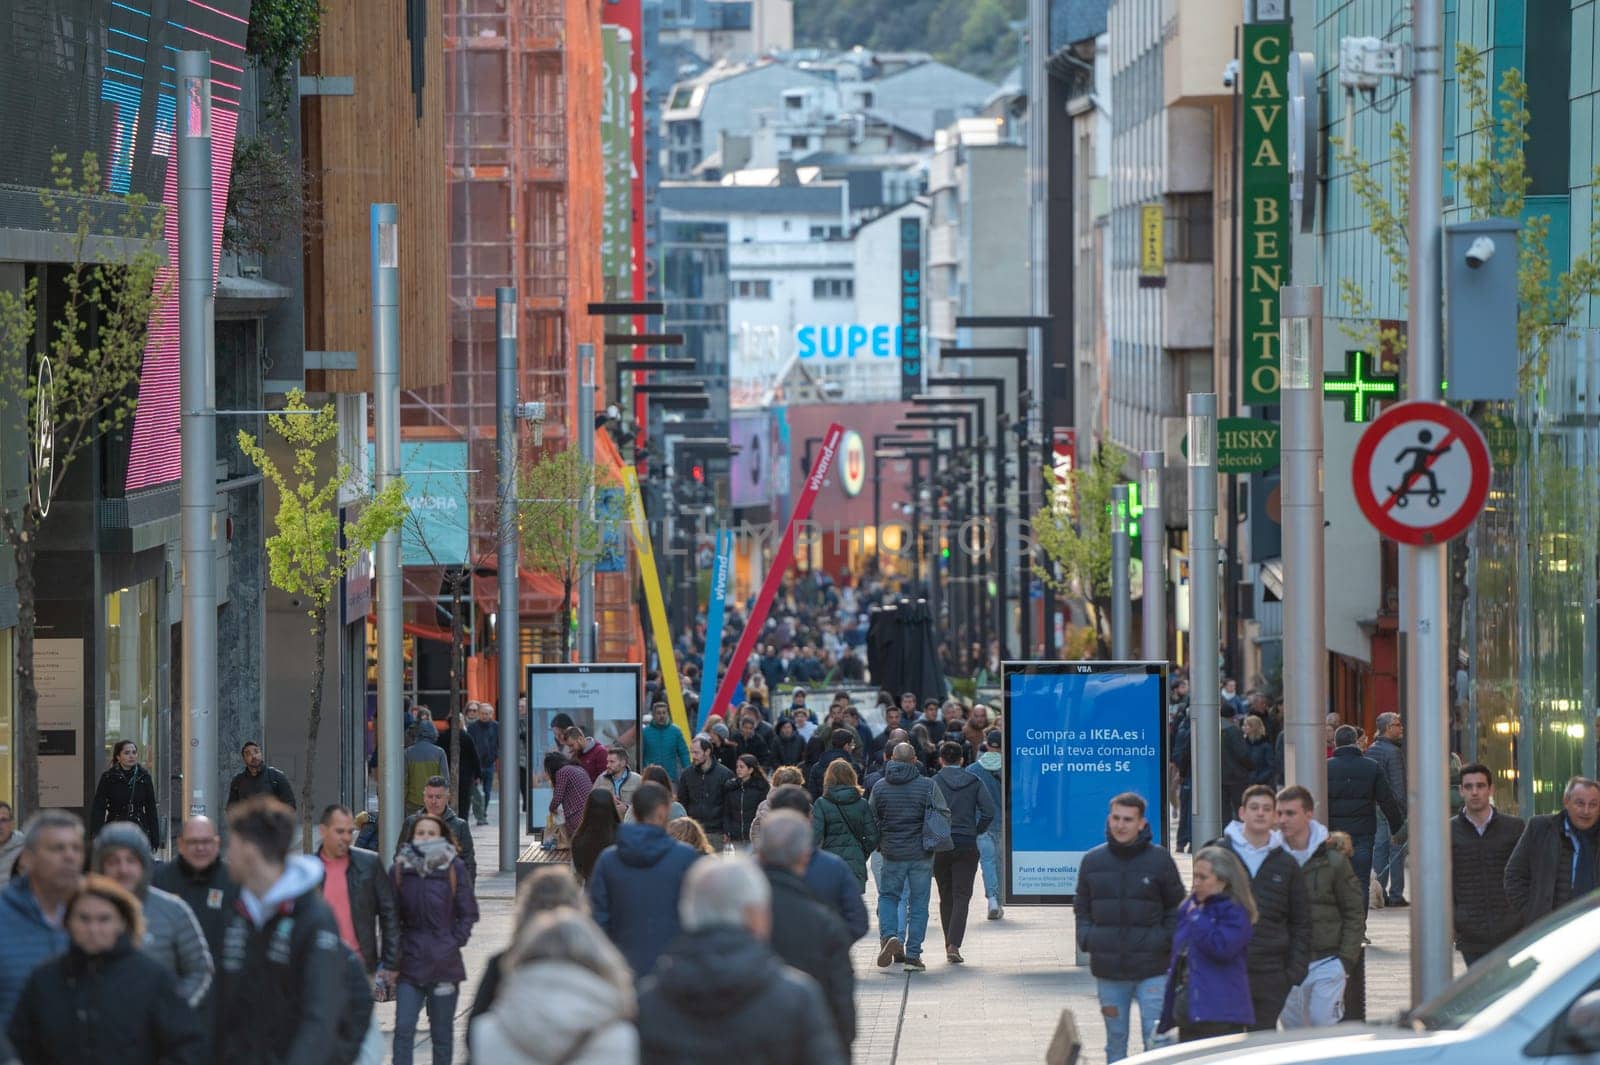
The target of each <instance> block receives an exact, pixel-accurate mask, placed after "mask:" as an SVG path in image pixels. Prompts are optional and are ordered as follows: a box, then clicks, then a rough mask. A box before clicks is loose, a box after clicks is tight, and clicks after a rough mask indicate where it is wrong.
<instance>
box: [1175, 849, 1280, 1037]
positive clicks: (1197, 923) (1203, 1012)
mask: <svg viewBox="0 0 1600 1065" xmlns="http://www.w3.org/2000/svg"><path fill="white" fill-rule="evenodd" d="M1255 920H1256V901H1255V898H1254V897H1253V896H1252V895H1251V894H1250V875H1249V873H1247V872H1246V871H1245V867H1244V865H1243V864H1242V863H1241V862H1240V861H1239V859H1238V858H1236V857H1234V854H1233V852H1232V851H1230V850H1228V849H1227V848H1226V847H1214V846H1208V847H1202V848H1200V850H1199V851H1198V852H1196V854H1195V856H1194V873H1193V877H1192V881H1191V884H1190V894H1189V897H1188V898H1186V899H1184V900H1183V904H1182V905H1181V906H1179V907H1178V927H1177V931H1175V932H1174V933H1173V936H1172V958H1171V967H1170V968H1169V969H1168V971H1167V989H1166V994H1165V996H1164V998H1163V1001H1162V1006H1161V1023H1160V1025H1159V1026H1158V1029H1157V1030H1158V1031H1162V1032H1165V1031H1168V1030H1169V1029H1172V1028H1177V1029H1178V1030H1179V1037H1178V1038H1179V1041H1180V1042H1184V1043H1188V1042H1193V1041H1194V1040H1196V1039H1210V1038H1211V1037H1213V1036H1219V1035H1233V1034H1235V1033H1238V1032H1243V1031H1245V1030H1246V1029H1248V1028H1249V1027H1250V1025H1252V1024H1254V1023H1255V1020H1256V1014H1255V1009H1254V1007H1253V1006H1252V1005H1251V1004H1250V973H1249V970H1248V968H1247V967H1246V962H1245V958H1246V955H1248V954H1249V951H1250V939H1251V935H1252V933H1253V926H1254V924H1255Z"/></svg>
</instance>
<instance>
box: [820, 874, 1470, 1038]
mask: <svg viewBox="0 0 1600 1065" xmlns="http://www.w3.org/2000/svg"><path fill="white" fill-rule="evenodd" d="M1177 859H1178V866H1179V869H1180V871H1181V872H1182V874H1183V878H1184V882H1185V883H1187V882H1188V880H1189V857H1188V855H1183V854H1180V855H1178V856H1177ZM975 891H976V897H975V898H974V899H973V906H972V914H971V918H970V919H969V920H968V922H967V935H966V941H965V943H963V945H962V948H961V954H962V956H963V957H964V958H965V959H966V962H965V964H963V965H951V964H949V963H947V962H946V961H945V960H944V951H943V950H942V949H940V948H941V946H942V943H943V930H942V929H941V927H940V924H939V907H938V888H937V887H935V888H934V891H933V897H932V902H931V904H930V907H929V908H930V910H931V913H930V916H929V919H928V934H927V937H926V940H925V945H924V947H923V960H924V961H925V962H926V963H927V966H928V970H927V972H924V973H903V972H902V971H901V969H900V967H899V966H898V965H895V966H890V967H889V968H888V969H879V968H877V921H876V917H874V921H873V930H872V932H871V933H870V934H869V935H868V936H866V937H864V938H863V939H862V941H861V942H860V943H858V944H856V947H855V949H854V950H853V951H852V953H851V958H852V960H853V961H854V963H855V971H856V981H857V984H856V1008H857V1011H858V1016H859V1026H858V1034H857V1037H856V1045H855V1054H854V1062H855V1065H900V1063H922V1062H938V1063H939V1065H963V1063H968V1062H971V1063H983V1065H991V1063H1000V1062H1019V1063H1020V1062H1042V1061H1044V1055H1045V1051H1046V1049H1047V1048H1048V1047H1049V1045H1050V1038H1051V1036H1052V1035H1053V1034H1054V1033H1055V1029H1056V1024H1057V1021H1058V1020H1059V1018H1060V1015H1061V1010H1062V1009H1063V1008H1066V1009H1071V1010H1072V1012H1073V1016H1074V1018H1075V1020H1076V1021H1077V1025H1078V1030H1079V1032H1080V1034H1081V1037H1082V1039H1083V1042H1084V1049H1083V1056H1082V1057H1081V1058H1080V1061H1081V1062H1083V1065H1104V1062H1105V1028H1104V1026H1103V1025H1102V1024H1101V1022H1100V1005H1099V1001H1098V999H1097V998H1096V996H1095V984H1094V977H1093V976H1091V975H1090V973H1089V968H1088V965H1087V964H1085V965H1083V966H1082V967H1079V966H1078V965H1076V964H1075V961H1074V955H1075V953H1076V945H1075V938H1074V922H1073V917H1072V909H1071V907H1064V906H1063V907H1045V906H1029V907H1021V906H1012V907H1008V908H1007V909H1006V911H1005V917H1004V919H1003V920H1000V921H988V920H985V919H984V909H985V903H984V900H983V896H982V877H981V876H980V877H979V880H978V886H977V887H976V889H975ZM867 892H868V910H869V911H872V912H874V914H875V912H876V911H875V910H873V907H874V905H875V898H876V897H875V893H874V891H873V887H872V885H871V884H870V883H869V884H868V887H867ZM1409 912H1410V911H1409V910H1404V909H1400V910H1374V911H1372V914H1371V916H1370V918H1369V921H1368V934H1369V936H1370V937H1371V939H1372V945H1371V946H1370V947H1368V948H1367V1015H1368V1017H1370V1018H1373V1019H1376V1018H1379V1017H1382V1016H1384V1015H1386V1014H1394V1013H1397V1012H1398V1011H1400V1010H1401V1009H1404V1008H1405V1007H1406V1006H1407V1005H1409V1004H1410V998H1411V991H1410V979H1411V975H1410V974H1411V965H1410V958H1409V953H1410V946H1409V944H1410V927H1409V917H1408V914H1409ZM1456 968H1457V972H1458V973H1459V972H1463V971H1465V968H1464V966H1462V965H1461V962H1460V958H1459V957H1457V959H1456ZM1132 1029H1133V1034H1132V1037H1131V1040H1130V1046H1129V1049H1130V1051H1133V1052H1137V1051H1138V1049H1139V1034H1138V1033H1139V1020H1138V1018H1137V1016H1135V1017H1134V1018H1133V1025H1132Z"/></svg>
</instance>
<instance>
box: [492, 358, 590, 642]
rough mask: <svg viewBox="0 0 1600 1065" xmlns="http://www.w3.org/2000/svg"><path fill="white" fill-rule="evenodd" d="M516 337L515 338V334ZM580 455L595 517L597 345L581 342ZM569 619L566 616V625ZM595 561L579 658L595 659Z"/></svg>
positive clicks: (585, 594)
mask: <svg viewBox="0 0 1600 1065" xmlns="http://www.w3.org/2000/svg"><path fill="white" fill-rule="evenodd" d="M512 339H513V340H515V339H516V337H515V334H513V336H512ZM578 454H580V455H581V456H582V457H583V469H584V480H583V502H582V503H581V504H580V507H581V511H582V514H583V517H582V519H581V520H582V521H584V522H592V521H593V520H594V472H593V471H594V345H593V344H579V345H578ZM564 623H565V620H564V619H563V624H564ZM596 650H597V649H596V647H595V631H594V560H593V559H592V558H585V559H584V562H583V571H582V575H581V577H580V578H579V581H578V661H580V662H593V661H594V660H595V652H596Z"/></svg>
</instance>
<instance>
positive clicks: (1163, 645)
mask: <svg viewBox="0 0 1600 1065" xmlns="http://www.w3.org/2000/svg"><path fill="white" fill-rule="evenodd" d="M1165 462H1166V457H1165V456H1164V455H1163V454H1162V453H1161V452H1159V451H1143V452H1140V454H1139V502H1140V503H1141V504H1142V505H1143V506H1144V513H1143V514H1141V515H1140V516H1139V522H1140V524H1139V552H1140V557H1141V562H1142V564H1143V567H1144V595H1143V599H1144V604H1143V610H1142V612H1141V614H1140V618H1141V621H1142V623H1143V624H1142V630H1143V631H1142V633H1141V639H1140V643H1141V645H1142V646H1141V648H1140V655H1141V657H1143V658H1144V659H1145V660H1146V661H1149V662H1166V661H1168V660H1169V658H1170V656H1169V655H1168V654H1167V578H1166V569H1167V542H1166V541H1167V525H1166V519H1165V518H1164V517H1163V516H1162V510H1161V470H1162V466H1163V465H1164V464H1165Z"/></svg>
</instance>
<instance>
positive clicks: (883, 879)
mask: <svg viewBox="0 0 1600 1065" xmlns="http://www.w3.org/2000/svg"><path fill="white" fill-rule="evenodd" d="M974 783H976V781H974ZM868 803H869V804H870V805H871V806H872V812H873V815H874V816H875V817H876V818H877V819H878V849H879V850H880V851H882V852H883V867H882V869H881V870H880V873H879V877H878V937H879V939H880V940H881V946H880V947H879V950H878V968H880V969H886V968H888V967H889V964H890V963H891V962H896V961H898V962H902V963H903V964H904V965H905V968H906V971H908V972H923V971H924V970H926V969H927V966H926V965H924V964H922V937H923V936H924V935H925V934H926V933H927V931H928V895H929V894H930V889H931V887H932V881H933V853H932V852H931V851H929V850H928V849H927V848H926V847H924V846H923V845H922V826H923V821H924V819H925V818H926V817H927V814H928V809H929V808H930V807H931V808H933V809H935V810H938V811H939V812H940V813H942V814H944V815H945V817H947V818H948V817H949V816H950V805H949V803H947V802H945V798H944V794H943V792H941V791H940V790H939V789H938V788H936V787H934V785H933V781H932V780H930V779H928V778H927V777H925V776H923V775H922V770H921V768H920V767H919V766H918V765H917V753H916V751H915V750H914V749H913V748H912V746H911V744H909V743H902V744H899V745H898V746H896V747H895V749H894V753H893V755H892V756H891V760H890V762H889V764H888V765H887V766H886V767H885V768H884V771H883V780H882V781H880V782H879V783H878V786H877V787H875V788H873V789H872V797H871V798H870V799H869V800H868ZM974 849H976V848H974ZM902 897H904V898H905V899H906V900H907V903H908V905H907V910H906V920H905V926H904V927H903V928H902V927H901V924H900V900H901V898H902Z"/></svg>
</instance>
